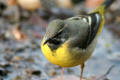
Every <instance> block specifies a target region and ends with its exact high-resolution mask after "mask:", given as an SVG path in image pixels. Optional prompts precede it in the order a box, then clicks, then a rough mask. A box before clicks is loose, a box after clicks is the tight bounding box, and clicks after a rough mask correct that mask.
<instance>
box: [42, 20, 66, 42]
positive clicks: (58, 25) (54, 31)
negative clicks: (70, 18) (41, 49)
mask: <svg viewBox="0 0 120 80" xmlns="http://www.w3.org/2000/svg"><path fill="white" fill-rule="evenodd" d="M63 27H64V20H60V19H58V20H53V21H52V22H50V23H49V24H48V27H47V29H46V34H45V42H44V44H46V43H48V42H49V41H51V39H52V38H54V37H55V36H57V35H58V34H59V33H60V31H62V28H63Z"/></svg>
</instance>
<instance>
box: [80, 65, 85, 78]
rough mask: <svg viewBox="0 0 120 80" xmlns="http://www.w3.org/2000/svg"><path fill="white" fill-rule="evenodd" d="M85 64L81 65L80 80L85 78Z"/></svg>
mask: <svg viewBox="0 0 120 80" xmlns="http://www.w3.org/2000/svg"><path fill="white" fill-rule="evenodd" d="M84 66H85V65H84V63H83V64H81V66H80V68H81V73H80V80H82V77H83V71H84Z"/></svg>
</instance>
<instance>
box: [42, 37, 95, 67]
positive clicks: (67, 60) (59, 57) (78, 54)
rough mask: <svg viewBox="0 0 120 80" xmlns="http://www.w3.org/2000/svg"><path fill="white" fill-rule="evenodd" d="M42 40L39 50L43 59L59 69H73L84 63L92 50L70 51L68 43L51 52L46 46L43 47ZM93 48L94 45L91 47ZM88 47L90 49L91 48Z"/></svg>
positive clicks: (76, 49) (75, 49)
mask: <svg viewBox="0 0 120 80" xmlns="http://www.w3.org/2000/svg"><path fill="white" fill-rule="evenodd" d="M43 43H44V39H43V41H42V43H41V49H42V52H43V54H44V55H45V57H46V58H47V59H48V60H49V61H50V62H51V63H53V64H56V65H59V66H61V67H73V66H77V65H80V64H82V63H84V62H85V61H86V60H87V59H88V58H89V57H90V56H91V54H92V52H93V50H94V48H93V47H92V48H91V49H90V48H89V49H87V50H80V49H78V48H74V49H71V48H69V47H68V46H69V45H68V43H67V42H66V43H64V44H63V45H61V47H59V48H58V49H56V50H54V51H52V50H51V49H50V48H49V46H48V45H47V44H45V45H43ZM91 46H94V47H95V45H91ZM91 46H90V47H91Z"/></svg>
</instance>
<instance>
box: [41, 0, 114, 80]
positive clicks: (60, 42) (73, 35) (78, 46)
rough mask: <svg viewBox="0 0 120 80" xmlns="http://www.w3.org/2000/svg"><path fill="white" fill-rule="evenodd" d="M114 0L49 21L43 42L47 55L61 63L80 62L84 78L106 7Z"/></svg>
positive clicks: (71, 63) (70, 64) (66, 64)
mask: <svg viewBox="0 0 120 80" xmlns="http://www.w3.org/2000/svg"><path fill="white" fill-rule="evenodd" d="M113 1H114V0H104V2H103V3H102V4H101V5H100V6H98V7H97V8H96V9H95V10H93V11H92V12H90V13H88V14H87V15H80V16H75V17H71V18H68V19H65V20H60V19H57V20H53V21H52V22H50V23H49V24H48V27H47V30H46V34H45V36H44V38H43V41H42V43H41V49H42V52H43V54H44V55H45V56H46V58H47V59H48V60H49V61H50V62H51V63H53V64H56V65H59V66H61V67H73V66H77V65H81V75H80V80H82V74H83V70H84V63H85V62H86V61H87V60H88V59H89V58H90V56H91V55H92V53H93V51H94V49H95V47H96V42H97V38H98V36H99V35H100V33H101V32H102V29H103V26H104V13H105V10H106V9H107V8H108V7H109V6H110V5H111V4H112V2H113Z"/></svg>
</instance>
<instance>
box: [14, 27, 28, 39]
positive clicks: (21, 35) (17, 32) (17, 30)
mask: <svg viewBox="0 0 120 80" xmlns="http://www.w3.org/2000/svg"><path fill="white" fill-rule="evenodd" d="M12 33H13V35H14V37H15V39H17V40H18V41H23V40H28V39H29V38H28V36H27V35H26V34H25V33H23V32H22V31H21V29H20V27H19V26H17V27H16V28H15V29H13V30H12Z"/></svg>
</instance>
